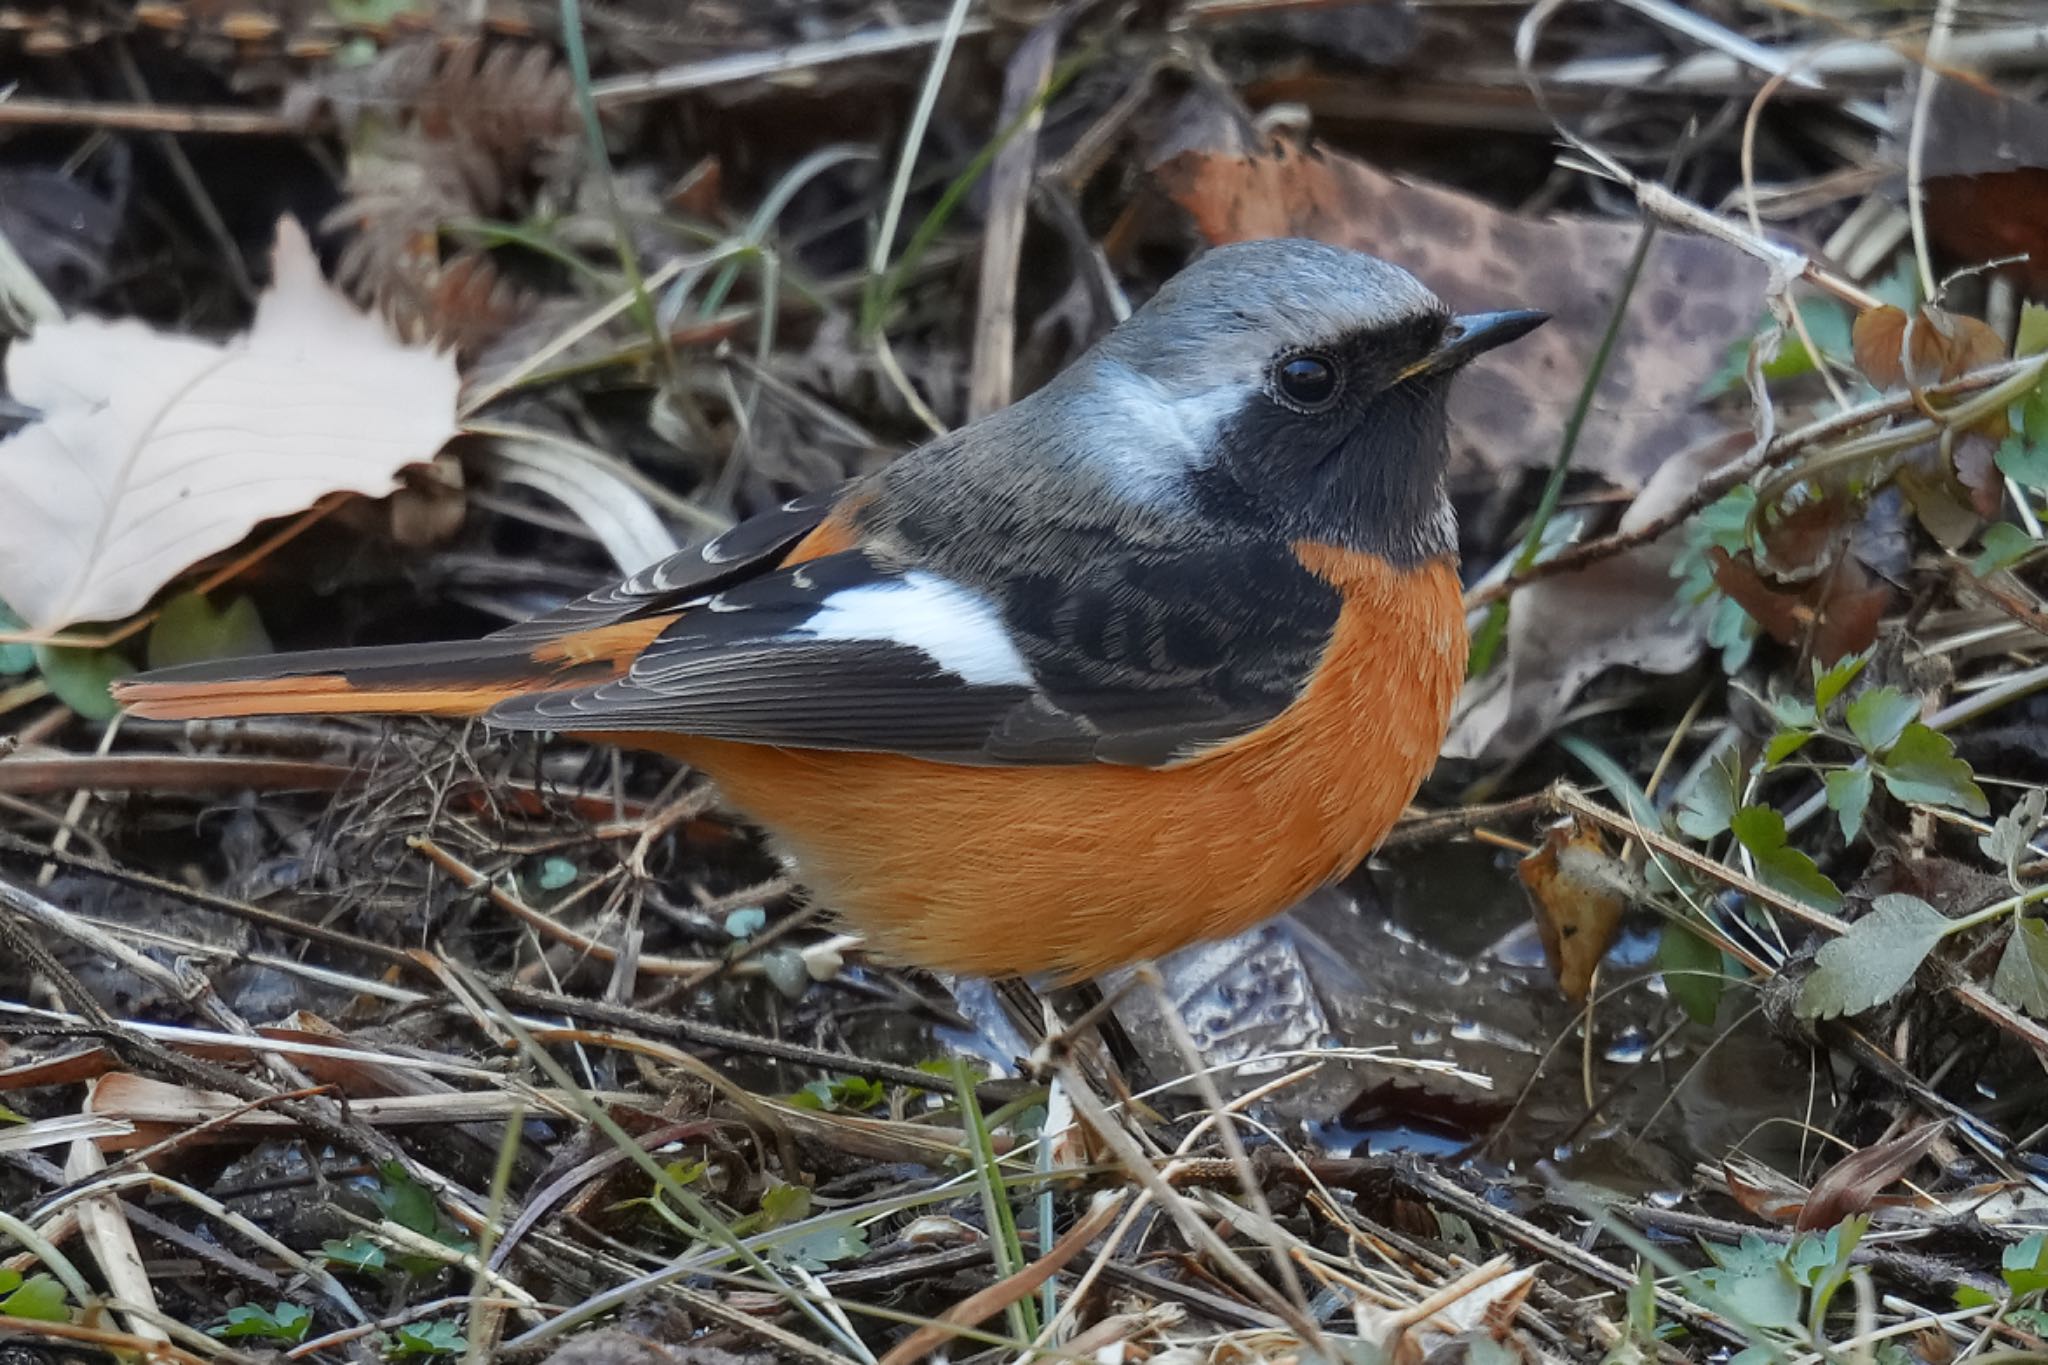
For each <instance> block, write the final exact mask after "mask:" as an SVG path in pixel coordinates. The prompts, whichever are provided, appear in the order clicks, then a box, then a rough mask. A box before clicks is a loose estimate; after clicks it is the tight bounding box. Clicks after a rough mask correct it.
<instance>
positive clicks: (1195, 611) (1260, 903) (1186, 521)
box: [118, 240, 1544, 975]
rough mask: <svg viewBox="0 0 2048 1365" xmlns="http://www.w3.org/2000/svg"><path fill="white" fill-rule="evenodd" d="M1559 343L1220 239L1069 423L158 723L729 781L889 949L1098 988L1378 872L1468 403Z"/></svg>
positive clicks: (1442, 591) (1419, 744) (1418, 706)
mask: <svg viewBox="0 0 2048 1365" xmlns="http://www.w3.org/2000/svg"><path fill="white" fill-rule="evenodd" d="M1543 320H1544V315H1543V314H1541V313H1535V312H1522V311H1516V312H1500V313H1481V314H1476V315H1469V316H1462V317H1459V316H1453V315H1452V314H1451V313H1450V311H1449V310H1448V309H1447V308H1446V307H1445V306H1444V305H1443V304H1442V303H1441V302H1439V301H1438V300H1437V298H1436V297H1435V296H1434V295H1433V294H1431V293H1430V292H1429V290H1427V289H1425V288H1424V287H1423V286H1422V285H1421V284H1420V283H1418V282H1417V281H1416V280H1415V279H1414V278H1413V277H1412V276H1410V275H1409V274H1407V273H1406V272H1405V271H1402V270H1400V269H1398V268H1397V267H1395V266H1392V265H1389V264H1387V263H1386V262H1384V261H1380V260H1376V259H1374V258H1372V257H1370V256H1364V255H1359V254H1357V253H1354V252H1350V251H1344V250H1340V249H1338V248H1335V247H1330V246H1325V245H1322V244H1319V243H1316V242H1308V241H1292V240H1289V241H1263V242H1247V243H1243V244H1240V245H1236V246H1225V247H1219V248H1217V249H1215V250H1213V251H1211V252H1209V253H1208V254H1207V255H1205V256H1203V257H1202V258H1201V259H1199V260H1198V261H1196V262H1195V263H1194V264H1193V265H1191V266H1189V267H1188V268H1187V269H1186V270H1185V271H1183V272H1182V273H1181V274H1180V275H1178V276H1177V277H1175V278H1174V279H1173V280H1171V281H1170V282H1168V283H1167V285H1166V286H1165V287H1164V288H1163V289H1161V290H1160V292H1159V293H1158V295H1157V296H1156V297H1154V298H1153V299H1152V300H1151V301H1150V302H1149V303H1147V304H1146V305H1145V306H1144V307H1143V308H1141V309H1139V310H1138V311H1137V312H1136V313H1135V314H1134V315H1132V317H1131V318H1130V319H1129V320H1128V321H1126V322H1125V323H1123V324H1122V325H1121V326H1119V327H1117V328H1116V329H1115V330H1114V331H1112V332H1111V333H1109V335H1107V336H1105V337H1104V338H1103V339H1102V340H1101V341H1100V342H1098V343H1097V344H1096V345H1095V346H1094V347H1093V348H1092V349H1091V350H1089V351H1088V352H1087V353H1086V354H1085V355H1083V356H1081V358H1080V359H1078V360H1077V361H1075V362H1074V363H1073V364H1072V365H1071V366H1070V367H1068V368H1067V369H1066V370H1065V371H1063V372H1062V373H1061V374H1060V375H1059V376H1058V377H1057V378H1055V379H1054V380H1053V381H1052V382H1051V383H1049V384H1047V385H1046V386H1045V387H1044V388H1043V389H1041V390H1040V391H1039V392H1037V393H1035V394H1033V395H1031V396H1030V397H1028V398H1025V399H1023V400H1022V401H1020V402H1018V403H1016V404H1014V405H1013V406H1011V407H1009V408H1007V409H1005V410H1003V411H1001V412H998V413H995V414H993V415H992V416H989V417H987V418H984V419H983V420H981V421H978V422H975V423H974V424H972V425H971V426H967V427H964V428H962V429H961V430H959V431H956V432H953V433H952V434H951V435H949V436H944V437H941V438H939V439H938V440H935V441H933V442H931V443H930V444H928V445H926V446H923V447H922V448H920V449H918V450H915V451H913V452H912V453H910V454H908V455H906V456H904V457H903V458H902V459H900V460H898V461H896V462H895V463H894V464H893V465H891V466H890V467H888V468H887V469H884V470H882V471H881V472H879V473H877V474H875V475H872V476H870V477H867V478H863V479H860V480H857V481H855V482H853V483H851V484H848V485H846V486H845V487H842V488H840V489H837V490H834V491H832V492H830V493H827V494H821V495H814V496H811V497H805V498H800V499H798V500H796V501H795V502H792V503H789V504H787V505H786V506H784V507H782V508H780V509H779V510H777V511H773V512H770V513H767V514H766V515H763V516H759V517H756V518H754V519H752V520H750V521H747V522H744V523H742V524H741V525H739V526H737V527H735V528H734V529H733V530H731V531H728V532H726V533H725V534H724V535H722V536H719V537H718V538H717V539H715V540H713V541H711V542H710V543H709V544H707V545H705V546H704V547H703V548H702V549H701V550H693V551H686V552H683V553H680V554H677V555H674V556H672V557H670V558H668V559H665V560H662V561H661V562H660V563H658V564H655V565H653V566H651V567H650V568H647V569H644V570H642V571H641V572H639V573H637V574H635V575H633V576H632V577H631V578H628V579H626V580H625V581H624V582H621V583H618V584H616V585H614V586H612V587H610V588H606V589H604V590H602V591H600V592H596V593H593V594H591V595H590V596H589V597H585V598H582V599H580V600H578V601H574V602H570V603H568V604H567V605H565V606H562V607H559V608H557V609H556V610H554V611H551V612H549V613H547V614H546V615H543V616H539V617H536V618H534V619H533V620H530V621H527V622H525V623H523V624H520V625H516V626H512V627H510V628H509V629H506V630H503V631H500V632H498V633H497V634H495V635H493V636H491V637H489V638H488V639H484V640H478V641H470V642H461V643H450V644H431V645H403V646H392V647H384V648H363V649H341V650H330V651H321V652H317V653H308V654H293V655H285V656H281V657H274V658H265V659H253V660H239V661H234V662H228V663H214V664H199V665H193V666H190V667H183V668H172V669H165V670H162V671H160V672H156V673H151V674H147V675H145V676H143V677H141V678H138V679H134V680H131V681H129V682H127V683H124V684H121V685H120V686H119V689H118V696H119V698H120V699H121V700H122V701H123V702H125V703H126V704H127V705H128V707H129V708H130V709H131V710H132V711H134V712H135V713H136V714H137V715H142V716H151V717H165V718H174V719H175V718H185V717H214V716H241V715H256V714H276V713H285V712H294V713H297V712H358V713H361V712H379V713H395V714H414V715H435V716H481V717H482V718H484V720H486V721H487V722H489V723H490V724H492V725H496V726H499V727H501V728H504V729H510V730H549V731H566V732H573V733H578V734H583V735H588V736H594V737H598V738H602V739H607V740H611V741H614V742H616V743H620V744H626V745H632V746H636V747H639V748H644V749H653V750H656V751H658V752H661V753H664V754H669V755H673V756H674V757H676V758H679V759H681V760H682V761H684V762H685V763H688V764H690V765H691V766H693V767H695V768H698V769H700V770H702V771H703V772H705V773H707V774H709V775H710V776H711V777H712V779H713V780H714V781H715V782H716V783H717V785H718V787H719V788H720V789H721V791H722V792H723V794H724V796H725V797H726V798H727V799H728V800H730V801H731V802H732V803H733V804H734V805H735V806H737V807H738V808H739V809H740V810H741V811H743V812H745V813H746V814H747V815H748V816H749V817H751V818H752V819H754V820H755V821H758V822H759V823H760V824H761V825H762V826H763V827H765V828H766V829H767V830H768V831H769V832H770V833H771V835H772V836H773V837H774V839H775V841H776V842H777V844H778V846H779V847H780V848H781V849H782V850H783V851H784V852H785V853H786V854H788V855H789V856H791V857H793V859H794V860H795V863H796V866H797V869H798V871H799V873H800V875H801V876H802V878H803V879H804V881H805V882H806V883H807V884H808V885H809V886H810V887H811V888H812V890H813V891H814V892H815V893H816V894H817V895H818V896H819V897H820V898H821V899H822V900H823V901H824V903H826V904H827V905H829V906H831V907H833V908H835V909H836V910H838V911H839V912H840V913H841V914H843V915H844V916H845V917H846V918H847V919H848V920H849V921H850V922H851V923H852V925H853V926H854V927H855V928H857V929H859V930H860V931H862V932H863V933H865V934H866V935H868V936H869V939H870V941H871V942H872V943H874V944H875V945H876V946H877V947H878V948H880V949H882V950H884V951H886V952H888V953H891V954H895V955H900V956H901V957H904V958H907V959H910V960H911V961H914V962H919V963H923V964H926V965H928V966H933V967H940V968H946V969H950V970H954V971H960V972H971V973H983V974H989V975H998V974H1004V973H1013V972H1016V973H1022V972H1033V971H1040V970H1053V971H1058V972H1062V973H1066V974H1071V975H1081V974H1085V973H1089V972H1093V971H1097V970H1100V969H1103V968H1107V967H1111V966H1115V965H1119V964H1122V963H1127V962H1131V961H1135V960H1137V959H1140V958H1146V957H1151V956H1155V955H1158V954H1161V953H1164V952H1167V951H1169V950H1171V949H1173V948H1177V947H1180V946H1181V945H1183V944H1187V943H1190V942H1194V941H1196V940H1200V939H1207V938H1216V937H1220V936H1223V935H1227V934H1232V933H1235V932H1238V931H1240V930H1242V929H1245V928H1248V927H1249V926H1251V925H1253V924H1256V923H1257V922H1258V921H1260V920H1262V919H1265V918H1266V917H1267V916H1269V915H1273V914H1275V913H1277V912H1279V911H1280V910H1283V909H1285V908H1286V907H1287V906H1289V905H1290V904H1292V903H1293V902H1294V901H1295V900H1297V899H1298V898H1299V897H1301V896H1302V895H1303V894H1305V893H1306V892H1308V891H1309V890H1311V889H1313V888H1314V887H1316V886H1318V885H1320V884H1322V883H1324V882H1327V881H1329V880H1331V879H1333V878H1336V877H1340V876H1342V875H1344V874H1345V873H1347V872H1349V871H1350V870H1351V869H1352V868H1353V867H1355V866H1356V865H1357V864H1358V863H1359V862H1360V861H1361V860H1362V859H1363V858H1365V857H1366V855H1367V854H1369V853H1370V852H1371V851H1372V849H1373V848H1374V847H1375V846H1376V845H1377V844H1378V843H1379V841H1380V839H1381V838H1382V837H1383V836H1384V835H1385V834H1386V832H1387V830H1388V828H1389V827H1390V826H1391V825H1392V824H1393V822H1394V820H1395V818H1396V817H1397V816H1398V815H1399V814H1400V812H1401V810H1402V808H1403V807H1404V806H1405V805H1406V804H1407V802H1408V800H1409V798H1410V797H1412V796H1413V795H1414V793H1415V789H1416V787H1417V786H1418V785H1419V784H1420V783H1421V781H1422V779H1423V777H1424V776H1425V775H1426V774H1427V773H1428V771H1429V768H1430V765H1431V764H1432V762H1433V761H1434V759H1435V757H1436V752H1437V748H1438V746H1439V744H1441V742H1442V740H1443V735H1444V728H1445V725H1446V723H1447V720H1448V717H1449V712H1450V708H1451V702H1452V698H1453V696H1454V695H1455V694H1456V692H1457V690H1458V685H1459V680H1460V677H1461V675H1462V673H1463V670H1464V664H1465V649H1466V642H1465V627H1464V612H1463V609H1462V607H1461V606H1460V591H1459V583H1458V576H1457V572H1456V553H1457V542H1456V527H1455V525H1454V522H1453V519H1452V514H1451V506H1450V502H1449V500H1448V498H1447V497H1446V494H1445V488H1444V477H1445V463H1446V431H1445V412H1444V406H1445V398H1446V395H1447V391H1448V387H1449V385H1450V382H1451V377H1452V375H1453V374H1454V373H1455V372H1456V371H1457V370H1458V368H1459V367H1460V366H1462V365H1463V364H1464V363H1465V362H1466V361H1468V360H1470V359H1472V357H1474V356H1476V355H1478V354H1480V353H1481V352H1483V351H1486V350H1489V349H1491V348H1492V347H1495V346H1498V345H1501V344H1502V343H1503V342H1508V341H1512V340H1514V339H1515V338H1516V337H1519V336H1522V335H1523V334H1524V333H1526V332H1528V331H1530V330H1531V329H1532V328H1534V327H1536V326H1537V325H1538V324H1540V323H1541V322H1542V321H1543Z"/></svg>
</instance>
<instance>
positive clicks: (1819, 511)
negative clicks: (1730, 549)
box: [1761, 489, 1856, 576]
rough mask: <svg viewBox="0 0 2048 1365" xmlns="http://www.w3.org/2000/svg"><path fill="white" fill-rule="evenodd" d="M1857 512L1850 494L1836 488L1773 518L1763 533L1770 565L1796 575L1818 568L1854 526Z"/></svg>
mask: <svg viewBox="0 0 2048 1365" xmlns="http://www.w3.org/2000/svg"><path fill="white" fill-rule="evenodd" d="M1855 511H1856V509H1855V508H1854V506H1853V505H1852V504H1851V501H1850V498H1849V495H1848V493H1847V492H1846V491H1844V490H1841V489H1834V490H1831V491H1829V492H1828V493H1826V494H1824V495H1823V496H1821V497H1818V498H1812V499H1809V500H1808V501H1806V502H1802V503H1800V504H1799V505H1798V506H1796V507H1794V508H1792V509H1791V510H1790V511H1788V512H1785V513H1784V514H1782V515H1780V516H1777V517H1773V518H1770V519H1769V520H1767V521H1766V522H1765V523H1764V527H1763V530H1762V532H1761V535H1762V537H1763V542H1764V549H1765V551H1766V552H1767V553H1768V555H1769V562H1770V564H1771V566H1772V567H1773V568H1775V569H1778V570H1781V571H1783V572H1785V573H1788V574H1792V575H1795V576H1796V575H1798V574H1799V573H1800V571H1801V570H1810V569H1813V568H1816V567H1817V566H1819V565H1820V564H1822V563H1823V562H1825V561H1826V560H1828V559H1829V558H1830V557H1831V556H1832V553H1833V552H1834V551H1836V550H1837V549H1839V548H1840V547H1841V545H1842V544H1843V543H1844V541H1845V539H1846V538H1847V536H1848V534H1849V532H1850V531H1851V530H1852V529H1854V516H1855Z"/></svg>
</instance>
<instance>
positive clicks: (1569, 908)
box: [1515, 819, 1632, 1004]
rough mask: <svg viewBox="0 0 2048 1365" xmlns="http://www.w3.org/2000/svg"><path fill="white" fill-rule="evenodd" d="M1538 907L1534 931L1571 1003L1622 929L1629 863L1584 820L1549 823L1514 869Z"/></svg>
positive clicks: (1579, 999)
mask: <svg viewBox="0 0 2048 1365" xmlns="http://www.w3.org/2000/svg"><path fill="white" fill-rule="evenodd" d="M1515 870H1516V872H1517V873H1519V874H1520V876H1521V878H1522V885H1523V886H1524V887H1525V888H1526V889H1527V890H1528V892H1529V900H1530V903H1531V905H1532V906H1533V907H1534V909H1535V912H1536V933H1537V936H1538V937H1539V938H1541V939H1542V940H1543V955H1544V957H1546V958H1547V959H1549V961H1550V971H1551V974H1552V975H1553V976H1555V977H1556V978H1557V985H1558V989H1559V990H1561V991H1562V992H1564V997H1565V999H1567V1000H1569V1001H1571V1002H1572V1003H1573V1004H1580V1003H1582V1002H1583V1001H1584V1000H1585V998H1586V994H1587V992H1588V991H1590V990H1591V989H1592V987H1593V972H1594V970H1595V969H1596V968H1598V967H1599V965H1600V959H1601V958H1603V957H1605V956H1607V950H1608V949H1609V948H1612V947H1613V946H1614V939H1615V935H1616V934H1618V933H1620V932H1621V917H1622V914H1623V912H1624V911H1626V910H1627V909H1628V895H1627V890H1626V889H1627V887H1628V886H1629V885H1630V884H1631V881H1632V878H1631V877H1630V874H1629V871H1628V868H1627V867H1626V866H1625V865H1624V864H1623V863H1622V862H1620V860H1618V859H1617V858H1616V857H1615V856H1614V855H1613V854H1612V853H1610V852H1608V850H1607V841H1606V840H1605V839H1603V838H1602V837H1601V835H1600V831H1599V830H1598V829H1596V828H1594V827H1593V826H1592V825H1589V824H1586V823H1584V822H1583V821H1580V820H1577V819H1573V820H1572V821H1570V822H1569V823H1566V824H1561V825H1555V826H1553V827H1552V828H1551V829H1550V830H1549V831H1548V832H1547V833H1546V834H1545V835H1544V836H1543V845H1542V847H1540V848H1538V849H1537V850H1536V851H1535V852H1534V853H1531V854H1530V855H1529V856H1528V857H1526V858H1524V859H1522V861H1521V863H1520V864H1519V865H1518V866H1517V868H1516V869H1515Z"/></svg>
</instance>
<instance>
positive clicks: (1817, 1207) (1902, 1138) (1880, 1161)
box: [1793, 1119, 1948, 1232]
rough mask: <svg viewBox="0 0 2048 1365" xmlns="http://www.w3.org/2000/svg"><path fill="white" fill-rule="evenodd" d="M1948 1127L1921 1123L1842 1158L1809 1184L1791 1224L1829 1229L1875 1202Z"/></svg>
mask: <svg viewBox="0 0 2048 1365" xmlns="http://www.w3.org/2000/svg"><path fill="white" fill-rule="evenodd" d="M1947 1128H1948V1120H1946V1119H1942V1120H1938V1121H1937V1122H1934V1123H1923V1124H1921V1125H1920V1126H1919V1127H1918V1128H1914V1129H1912V1130H1910V1131H1908V1132H1904V1133H1901V1134H1899V1135H1898V1136H1897V1137H1895V1138H1891V1139H1889V1140H1887V1141H1885V1142H1876V1143H1872V1144H1871V1145H1870V1146H1868V1147H1865V1148H1864V1149H1863V1150H1862V1151H1860V1152H1856V1153H1854V1154H1852V1155H1850V1156H1847V1157H1844V1158H1843V1159H1842V1160H1840V1161H1838V1162H1836V1163H1835V1164H1834V1165H1833V1166H1831V1167H1829V1168H1828V1172H1827V1174H1825V1175H1823V1176H1822V1177H1821V1178H1820V1179H1818V1180H1816V1181H1814V1182H1813V1189H1812V1190H1811V1191H1810V1192H1809V1193H1808V1194H1807V1196H1806V1207H1805V1208H1803V1209H1801V1210H1800V1211H1799V1218H1798V1221H1797V1222H1795V1223H1794V1224H1793V1226H1794V1227H1796V1228H1797V1229H1798V1230H1799V1231H1801V1232H1807V1231H1810V1230H1812V1229H1814V1228H1831V1227H1833V1226H1834V1225H1835V1224H1837V1223H1839V1222H1841V1221H1842V1220H1843V1219H1844V1218H1847V1217H1848V1216H1849V1215H1850V1214H1852V1213H1862V1212H1863V1211H1864V1210H1866V1209H1868V1208H1870V1207H1871V1206H1872V1205H1873V1204H1874V1203H1876V1202H1877V1198H1878V1196H1879V1195H1880V1194H1882V1193H1883V1192H1884V1190H1885V1187H1886V1186H1888V1185H1890V1184H1891V1183H1892V1182H1893V1181H1895V1180H1897V1179H1898V1178H1899V1177H1900V1176H1902V1175H1904V1174H1905V1173H1906V1172H1907V1171H1909V1170H1911V1169H1912V1167H1913V1164H1914V1163H1915V1162H1917V1161H1918V1160H1920V1158H1921V1157H1923V1156H1926V1155H1927V1150H1928V1148H1930V1147H1932V1146H1933V1145H1934V1142H1935V1139H1937V1138H1939V1137H1940V1136H1941V1135H1942V1133H1943V1132H1945V1131H1946V1130H1947Z"/></svg>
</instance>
